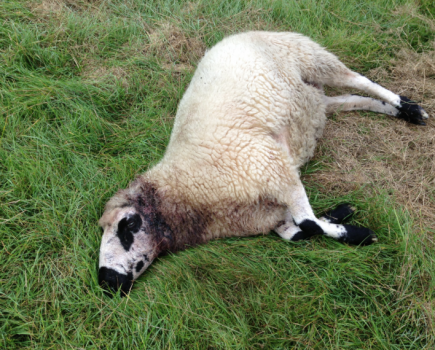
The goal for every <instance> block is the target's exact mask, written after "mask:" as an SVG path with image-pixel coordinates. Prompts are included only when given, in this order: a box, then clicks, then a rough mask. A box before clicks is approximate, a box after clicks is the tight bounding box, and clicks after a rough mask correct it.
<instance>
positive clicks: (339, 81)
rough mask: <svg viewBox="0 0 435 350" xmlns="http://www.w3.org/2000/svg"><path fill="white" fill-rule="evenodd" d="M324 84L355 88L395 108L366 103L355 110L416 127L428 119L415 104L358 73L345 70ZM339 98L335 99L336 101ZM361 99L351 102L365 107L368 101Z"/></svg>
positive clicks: (355, 98) (424, 112)
mask: <svg viewBox="0 0 435 350" xmlns="http://www.w3.org/2000/svg"><path fill="white" fill-rule="evenodd" d="M324 83H326V84H327V85H329V86H339V87H348V88H355V89H358V90H361V91H364V92H366V93H368V94H371V95H374V96H378V97H379V98H380V99H381V100H383V101H385V102H387V103H388V104H390V105H391V106H392V107H395V109H396V110H394V109H391V108H389V107H388V106H385V108H383V107H381V106H380V105H379V104H378V103H376V102H373V101H372V102H370V103H368V107H369V108H355V109H369V110H372V109H371V108H373V109H374V111H375V112H380V113H385V114H390V115H394V116H395V117H397V118H399V119H404V120H405V121H407V122H409V123H412V124H417V125H426V123H425V122H424V121H423V120H424V119H428V118H429V115H428V114H427V113H426V111H425V110H424V109H423V108H422V107H420V106H419V105H418V104H417V103H416V102H414V101H411V100H410V99H409V98H407V97H405V96H399V95H397V94H395V93H393V92H391V91H389V90H387V89H385V88H383V87H382V86H380V85H378V84H376V83H374V82H372V81H370V80H369V79H367V78H366V77H364V76H362V75H360V74H358V73H355V72H352V71H351V70H348V69H346V72H345V73H341V74H339V75H338V76H336V77H334V78H330V79H327V81H325V82H324ZM343 97H344V96H340V97H339V98H343ZM339 98H337V100H338V99H339ZM348 99H349V98H348ZM362 99H364V97H361V99H360V100H359V101H356V100H357V97H354V98H353V100H354V101H355V103H354V104H355V105H357V106H358V105H359V106H361V107H362V106H363V105H364V104H366V105H367V102H368V100H362ZM329 102H331V100H329ZM344 103H345V104H346V103H347V102H344ZM381 103H382V102H381ZM350 106H351V105H350ZM346 110H350V109H346ZM383 110H385V111H383Z"/></svg>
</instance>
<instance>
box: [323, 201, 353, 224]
mask: <svg viewBox="0 0 435 350" xmlns="http://www.w3.org/2000/svg"><path fill="white" fill-rule="evenodd" d="M353 213H355V208H354V207H352V206H351V205H350V204H349V203H344V204H340V205H338V206H337V207H336V208H335V209H332V210H329V211H327V212H326V213H325V214H323V215H322V218H323V219H326V221H328V222H329V223H331V224H341V223H342V222H343V221H345V220H347V219H350V217H351V216H352V215H353Z"/></svg>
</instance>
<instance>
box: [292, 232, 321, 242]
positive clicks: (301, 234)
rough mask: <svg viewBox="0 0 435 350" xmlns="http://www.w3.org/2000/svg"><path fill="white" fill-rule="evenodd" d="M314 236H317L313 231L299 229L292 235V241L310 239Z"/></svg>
mask: <svg viewBox="0 0 435 350" xmlns="http://www.w3.org/2000/svg"><path fill="white" fill-rule="evenodd" d="M313 236H315V234H313V233H311V232H304V231H299V232H297V233H296V234H295V235H294V236H293V237H292V239H291V241H292V242H296V241H303V240H307V239H310V238H311V237H313Z"/></svg>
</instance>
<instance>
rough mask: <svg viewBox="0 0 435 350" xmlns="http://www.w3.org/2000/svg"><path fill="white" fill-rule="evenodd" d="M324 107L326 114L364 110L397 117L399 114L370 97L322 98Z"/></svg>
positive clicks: (393, 108) (396, 110)
mask: <svg viewBox="0 0 435 350" xmlns="http://www.w3.org/2000/svg"><path fill="white" fill-rule="evenodd" d="M323 101H324V102H325V105H326V113H328V114H332V113H337V112H345V111H358V110H366V111H371V112H376V113H382V114H387V115H391V116H393V117H395V116H397V115H398V114H399V113H400V112H399V110H398V109H397V108H396V107H393V106H392V105H390V104H389V103H386V102H384V101H379V100H375V99H374V98H371V97H362V96H357V95H341V96H334V97H329V96H323Z"/></svg>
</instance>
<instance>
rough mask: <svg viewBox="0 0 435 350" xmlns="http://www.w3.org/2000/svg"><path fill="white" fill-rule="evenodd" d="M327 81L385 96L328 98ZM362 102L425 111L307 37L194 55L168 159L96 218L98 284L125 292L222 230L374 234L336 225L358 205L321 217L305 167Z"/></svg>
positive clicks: (358, 237) (268, 36) (269, 38)
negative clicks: (163, 259)
mask: <svg viewBox="0 0 435 350" xmlns="http://www.w3.org/2000/svg"><path fill="white" fill-rule="evenodd" d="M325 84H326V85H329V86H337V87H349V88H355V89H359V90H361V91H363V92H365V93H368V94H372V95H375V96H377V97H378V98H380V99H381V100H382V102H381V101H377V100H374V99H371V98H367V97H361V96H352V95H344V96H338V97H327V96H325V95H324V92H323V85H325ZM358 109H365V110H371V111H374V112H380V113H385V114H388V115H392V116H396V117H399V118H403V119H405V120H407V121H409V122H412V123H416V124H424V122H423V119H426V118H428V115H427V113H426V112H425V111H424V110H423V109H422V108H421V107H419V106H418V105H416V104H415V103H414V102H412V101H410V100H409V99H407V98H405V97H401V96H398V95H396V94H394V93H393V92H391V91H388V90H386V89H384V88H383V87H381V86H379V85H377V84H375V83H373V82H371V81H370V80H368V79H367V78H365V77H363V76H361V75H360V74H358V73H355V72H352V71H351V70H349V69H348V68H347V67H346V66H345V65H344V64H343V63H341V62H340V61H339V60H338V59H337V57H335V56H334V55H333V54H331V53H329V52H327V51H326V50H325V49H323V48H322V47H321V46H319V45H318V44H316V43H314V42H313V41H311V40H310V39H308V38H307V37H305V36H302V35H300V34H295V33H270V32H249V33H243V34H238V35H233V36H230V37H228V38H226V39H224V40H223V41H222V42H220V43H219V44H217V45H216V46H215V47H213V48H212V49H211V50H210V51H208V52H207V53H206V54H205V56H204V58H203V59H202V60H201V62H200V63H199V65H198V68H197V70H196V73H195V75H194V77H193V79H192V82H191V83H190V85H189V87H188V89H187V91H186V93H185V94H184V96H183V98H182V100H181V101H180V104H179V107H178V112H177V115H176V118H175V123H174V128H173V131H172V135H171V139H170V142H169V145H168V147H167V150H166V153H165V155H164V157H163V159H162V160H161V161H160V163H158V164H157V165H156V166H154V167H153V168H152V169H150V170H149V171H147V172H146V173H145V174H143V175H141V176H139V177H138V178H137V179H136V180H135V181H134V182H132V183H131V184H130V186H129V187H128V188H127V189H125V190H121V191H119V192H118V193H116V194H115V195H114V196H113V198H112V199H110V201H109V202H108V203H107V205H106V208H105V212H104V214H103V216H102V218H101V219H100V221H99V224H100V225H101V227H102V228H103V230H104V234H103V238H102V243H101V249H100V263H99V282H100V284H101V285H102V286H103V287H105V288H106V289H109V290H112V291H116V290H118V289H119V287H121V290H122V292H123V293H127V292H128V291H129V290H130V288H131V286H132V282H133V280H135V279H137V278H138V277H139V275H141V274H142V273H143V272H144V270H145V269H146V268H147V267H148V266H149V265H150V264H151V263H152V261H153V260H154V259H155V258H156V257H157V256H158V255H159V254H160V253H162V252H164V251H171V252H175V251H178V250H181V249H185V248H186V247H191V246H194V245H196V244H200V243H205V242H207V241H209V240H211V239H215V238H221V237H229V236H250V235H256V234H260V233H267V232H269V231H271V230H274V231H275V232H277V233H278V234H279V235H280V236H281V237H282V238H284V239H286V240H293V241H294V240H299V239H307V238H309V237H311V236H313V235H316V234H323V235H326V236H329V237H332V238H335V239H337V240H339V241H342V242H347V243H350V244H370V243H372V242H373V241H375V240H376V237H375V235H374V233H373V232H372V231H371V230H369V229H367V228H361V227H355V226H351V225H341V224H340V223H341V221H343V219H344V218H345V217H347V216H348V215H350V214H352V212H353V209H352V208H351V207H350V206H349V205H343V206H341V207H339V208H337V210H335V211H333V212H332V213H329V215H327V216H326V217H324V218H321V219H318V218H316V217H315V215H314V213H313V210H312V209H311V206H310V204H309V202H308V197H307V195H306V193H305V190H304V187H303V185H302V183H301V180H300V176H299V168H300V166H301V165H303V164H304V163H305V162H306V161H307V160H308V159H309V158H310V157H311V156H312V155H313V152H314V148H315V146H316V140H317V138H319V137H320V136H321V135H322V132H323V128H324V125H325V121H326V116H325V114H326V113H332V112H335V111H339V110H341V111H348V110H358Z"/></svg>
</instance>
